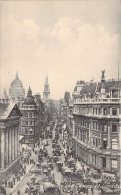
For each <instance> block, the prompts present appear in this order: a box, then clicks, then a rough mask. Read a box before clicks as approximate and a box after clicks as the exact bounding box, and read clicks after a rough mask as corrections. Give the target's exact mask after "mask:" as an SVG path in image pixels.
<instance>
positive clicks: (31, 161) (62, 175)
mask: <svg viewBox="0 0 121 195" xmlns="http://www.w3.org/2000/svg"><path fill="white" fill-rule="evenodd" d="M65 126H66V125H65V124H64V125H63V126H62V125H61V128H60V127H59V126H58V123H57V120H56V122H55V123H54V126H53V127H52V125H51V127H49V128H48V132H46V133H49V134H50V131H51V132H52V133H51V135H52V137H51V138H50V137H48V134H47V135H45V137H47V138H46V139H39V142H38V143H36V145H35V147H33V148H31V149H30V148H29V149H24V150H23V158H22V161H21V164H20V166H21V169H22V170H23V171H22V174H20V173H21V172H20V170H19V172H18V173H17V174H15V175H13V176H12V177H11V178H10V179H9V181H6V184H5V193H4V191H3V192H2V194H7V195H9V194H10V195H12V194H13V195H20V194H21V195H24V194H28V195H36V194H38V195H41V194H45V195H49V194H55V195H59V194H60V195H65V194H69V195H81V194H82V195H83V194H87V195H100V194H103V188H104V187H105V188H109V183H108V184H105V182H104V181H103V180H101V175H100V174H99V173H98V172H96V170H93V169H90V168H89V167H88V166H87V165H86V164H85V163H84V162H81V161H79V160H78V158H75V156H74V154H73V152H72V150H71V149H70V148H69V147H68V144H67V143H66V140H67V139H66V140H63V136H62V132H63V131H59V129H61V130H62V129H64V130H66V129H65ZM24 170H25V172H24ZM90 173H91V176H90ZM92 173H94V174H92ZM92 176H93V178H92ZM10 181H11V182H10ZM10 183H12V186H11V185H10ZM115 184H116V183H115ZM111 185H112V188H113V191H114V190H116V187H117V189H118V188H119V185H118V184H116V186H115V189H114V183H113V182H112V184H110V186H111ZM3 188H4V187H3ZM110 192H111V191H110ZM114 192H115V194H116V193H117V192H116V191H114ZM117 194H118V193H117Z"/></svg>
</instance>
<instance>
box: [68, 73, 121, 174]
mask: <svg viewBox="0 0 121 195" xmlns="http://www.w3.org/2000/svg"><path fill="white" fill-rule="evenodd" d="M72 121H73V128H72ZM70 127H71V128H72V129H73V136H72V137H73V138H72V139H71V140H72V143H71V144H72V145H71V146H72V147H73V148H74V151H75V154H76V155H77V156H78V157H79V158H80V159H82V160H84V161H85V162H87V163H88V164H89V165H91V166H93V167H94V168H97V169H100V170H106V171H113V172H115V173H117V175H118V176H119V174H120V152H121V150H120V135H121V81H119V80H117V81H116V80H109V81H105V76H104V72H102V79H101V82H99V83H92V82H91V83H88V84H86V83H85V84H84V86H83V87H82V89H81V90H80V95H79V96H78V98H75V100H74V104H73V116H72V114H71V115H70Z"/></svg>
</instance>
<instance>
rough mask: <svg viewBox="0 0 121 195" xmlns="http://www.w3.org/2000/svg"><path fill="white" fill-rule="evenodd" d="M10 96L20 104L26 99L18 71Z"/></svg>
mask: <svg viewBox="0 0 121 195" xmlns="http://www.w3.org/2000/svg"><path fill="white" fill-rule="evenodd" d="M9 98H10V99H11V100H13V101H14V102H15V103H17V104H18V105H20V104H21V103H22V102H23V101H24V99H25V90H24V88H23V84H22V82H21V80H20V79H19V77H18V73H16V78H15V79H14V80H13V81H12V83H11V86H10V89H9Z"/></svg>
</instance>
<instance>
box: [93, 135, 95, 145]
mask: <svg viewBox="0 0 121 195" xmlns="http://www.w3.org/2000/svg"><path fill="white" fill-rule="evenodd" d="M93 145H95V137H93Z"/></svg>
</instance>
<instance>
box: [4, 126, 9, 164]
mask: <svg viewBox="0 0 121 195" xmlns="http://www.w3.org/2000/svg"><path fill="white" fill-rule="evenodd" d="M5 148H6V149H5V158H6V166H8V153H9V152H8V130H7V131H6V136H5Z"/></svg>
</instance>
